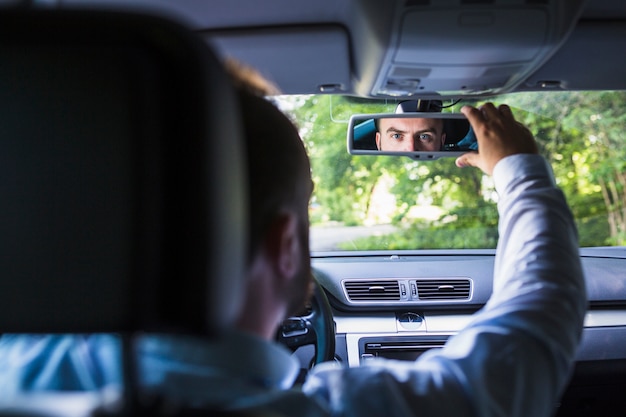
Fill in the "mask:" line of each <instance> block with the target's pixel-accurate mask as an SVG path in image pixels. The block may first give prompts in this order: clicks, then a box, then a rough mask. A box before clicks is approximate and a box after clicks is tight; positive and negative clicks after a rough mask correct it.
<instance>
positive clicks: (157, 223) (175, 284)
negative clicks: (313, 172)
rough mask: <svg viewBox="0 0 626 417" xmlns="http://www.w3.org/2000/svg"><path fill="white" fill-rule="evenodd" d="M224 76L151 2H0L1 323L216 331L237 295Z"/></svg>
mask: <svg viewBox="0 0 626 417" xmlns="http://www.w3.org/2000/svg"><path fill="white" fill-rule="evenodd" d="M238 111H239V110H238V105H237V102H236V100H235V94H234V91H232V87H231V85H230V83H229V81H228V79H227V76H226V75H225V73H224V71H223V69H222V66H221V64H220V63H219V62H218V59H217V58H216V56H215V55H214V54H213V53H212V52H211V51H210V50H209V48H208V46H207V45H206V44H205V43H204V42H203V41H201V40H200V39H199V38H197V37H196V36H195V35H194V34H192V33H191V32H190V31H188V30H187V29H186V28H184V27H182V26H180V25H178V24H175V23H172V22H169V21H166V20H162V19H161V18H156V17H149V16H140V15H134V14H126V13H124V14H121V13H113V12H92V11H59V10H56V11H29V12H26V11H22V12H18V11H11V12H9V11H3V12H2V13H0V144H1V145H0V178H1V180H0V181H1V185H0V201H2V203H0V207H1V208H0V235H1V236H0V241H1V242H2V243H1V246H0V257H1V259H2V260H1V261H0V274H1V276H0V309H1V313H0V333H1V332H45V333H51V332H112V331H116V332H118V331H119V332H126V331H135V330H148V331H174V332H178V331H180V332H200V333H205V334H206V333H207V332H208V333H211V332H213V331H215V330H217V329H218V328H220V327H222V326H224V325H227V324H229V323H230V322H231V321H232V319H233V315H234V312H235V310H236V308H237V305H238V303H239V301H240V300H239V297H240V294H241V288H242V287H241V286H242V280H243V265H244V264H245V262H243V260H245V259H246V256H245V255H246V254H245V250H246V247H247V245H246V233H247V225H246V218H247V217H246V213H245V208H246V207H247V204H246V201H245V199H246V195H247V193H246V192H245V178H246V175H245V171H244V165H243V161H244V160H243V152H242V149H241V147H242V143H241V132H242V128H241V123H240V118H239V114H238Z"/></svg>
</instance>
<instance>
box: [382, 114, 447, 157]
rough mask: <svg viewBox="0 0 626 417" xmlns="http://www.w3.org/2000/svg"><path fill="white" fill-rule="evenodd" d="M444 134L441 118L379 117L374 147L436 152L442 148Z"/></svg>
mask: <svg viewBox="0 0 626 417" xmlns="http://www.w3.org/2000/svg"><path fill="white" fill-rule="evenodd" d="M445 141H446V135H445V134H444V133H443V120H442V119H424V118H413V119H411V118H408V119H406V118H398V119H380V120H379V121H378V131H377V132H376V147H377V148H378V150H380V151H395V152H415V151H418V152H436V151H440V150H441V149H443V144H444V143H445Z"/></svg>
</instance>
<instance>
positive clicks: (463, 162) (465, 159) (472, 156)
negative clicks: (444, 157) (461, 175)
mask: <svg viewBox="0 0 626 417" xmlns="http://www.w3.org/2000/svg"><path fill="white" fill-rule="evenodd" d="M477 158H478V154H477V153H476V152H468V153H464V154H463V155H461V156H459V157H458V158H456V161H455V164H456V166H457V167H459V168H464V167H475V166H476V159H477Z"/></svg>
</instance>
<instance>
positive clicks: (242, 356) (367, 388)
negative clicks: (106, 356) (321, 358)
mask: <svg viewBox="0 0 626 417" xmlns="http://www.w3.org/2000/svg"><path fill="white" fill-rule="evenodd" d="M241 101H242V108H243V113H244V123H245V125H246V128H245V132H246V142H247V145H248V150H247V152H248V160H249V161H248V162H249V164H250V166H249V175H250V178H251V185H252V189H251V193H252V195H251V197H252V198H251V199H250V201H251V204H252V206H253V207H254V210H252V211H251V223H252V226H251V243H250V248H249V259H248V271H249V274H248V279H249V287H248V289H247V292H246V302H245V303H244V305H245V307H244V309H243V310H242V311H241V313H240V316H239V320H238V329H237V330H235V331H233V332H232V333H231V334H228V335H225V336H224V337H223V338H221V339H220V340H219V341H214V342H208V341H205V340H202V339H197V338H189V337H185V336H180V335H150V336H146V337H144V338H143V339H142V340H140V342H139V347H138V351H137V355H138V358H139V365H140V375H141V377H140V378H141V381H140V383H141V385H142V387H143V389H144V390H146V391H148V392H154V393H158V394H163V395H164V396H165V397H166V398H169V399H171V400H172V401H174V402H175V403H191V404H193V405H211V406H213V407H215V406H218V407H222V406H223V407H227V408H235V409H247V410H260V411H264V412H274V413H278V414H280V413H285V414H289V415H293V414H297V415H309V416H313V415H358V416H368V415H372V416H374V415H376V416H378V415H387V416H389V415H393V416H403V417H404V416H407V415H411V414H413V413H415V414H419V415H423V416H428V415H436V416H441V415H455V416H458V415H479V416H488V415H506V416H548V415H551V414H552V411H553V407H554V404H555V402H556V401H557V400H558V398H559V395H560V394H561V392H562V389H563V388H564V386H565V384H566V382H567V378H568V375H569V372H570V369H571V365H572V362H573V359H574V354H575V351H576V348H577V345H578V341H579V339H580V335H581V330H582V323H583V319H584V314H585V310H586V297H585V288H584V282H583V275H582V269H581V265H580V261H579V257H578V248H577V241H576V240H577V239H576V238H577V237H576V230H575V226H574V222H573V219H572V217H571V213H570V211H569V209H568V207H567V205H566V203H565V200H564V197H563V194H562V193H561V192H560V191H559V190H558V189H557V187H556V185H555V183H554V179H553V177H552V174H551V171H550V169H549V167H548V166H547V164H546V162H545V160H544V159H543V158H542V157H540V156H539V155H537V148H536V145H535V142H534V139H533V138H532V135H531V134H530V133H529V132H528V130H526V129H525V128H524V127H523V126H521V125H519V124H518V123H517V122H516V121H515V119H514V118H513V116H512V114H511V112H510V109H509V108H508V107H507V106H500V107H498V108H496V107H494V106H493V105H491V104H487V105H484V106H482V107H481V108H480V109H476V108H473V107H464V108H463V109H462V111H463V112H464V113H465V115H466V116H467V117H468V119H469V121H470V123H471V124H472V127H473V128H474V131H475V132H476V135H477V138H478V142H479V152H477V153H468V154H465V155H463V156H461V157H459V158H458V159H457V161H456V164H457V165H458V166H459V167H468V166H474V167H478V168H480V169H481V170H483V171H484V172H485V173H486V174H492V173H493V176H494V181H495V185H496V189H497V191H498V193H499V195H500V200H499V203H498V208H499V211H500V215H501V218H500V236H501V240H500V242H499V246H498V250H497V255H496V262H495V266H494V275H495V276H494V286H493V288H494V291H493V295H492V297H491V299H490V300H489V302H488V303H487V305H486V306H485V307H484V308H483V309H482V310H481V311H480V312H479V313H477V314H476V316H475V318H474V320H473V321H472V323H471V324H470V325H469V326H468V327H467V328H465V329H464V330H462V331H461V332H460V333H459V334H458V335H456V336H455V337H452V338H451V339H450V340H449V341H448V343H447V344H446V346H445V347H444V348H442V349H434V350H431V351H429V352H427V353H425V354H423V355H422V356H420V358H419V359H418V360H417V361H415V362H397V361H385V360H382V359H381V360H375V361H371V362H369V363H368V365H365V366H361V367H357V368H342V367H337V366H336V365H334V364H322V365H320V366H318V367H317V368H316V369H314V370H312V371H311V373H310V374H309V377H308V378H307V380H306V382H305V383H304V385H303V387H302V390H294V389H288V388H289V387H290V386H291V384H292V383H293V381H294V380H295V377H296V374H297V371H298V365H297V364H296V363H294V362H295V361H294V359H293V358H292V357H291V356H290V354H289V353H288V352H287V351H286V350H285V349H283V348H282V347H280V346H277V345H275V343H273V336H274V331H275V330H276V327H277V326H278V324H279V323H280V321H281V320H282V319H283V318H284V317H285V316H286V315H288V314H289V313H291V312H293V311H295V310H296V309H297V308H298V307H299V306H300V304H301V303H302V302H303V300H304V299H306V296H307V291H308V288H309V284H310V282H309V279H310V278H309V276H310V274H309V268H310V259H309V257H308V214H307V203H308V200H309V197H310V194H311V191H312V182H311V177H310V172H309V163H308V159H307V156H306V152H305V149H304V146H303V144H302V141H301V140H300V138H299V137H298V134H297V131H296V129H295V128H294V127H293V125H291V123H290V122H289V121H288V120H287V118H286V117H285V116H284V115H282V114H281V113H280V111H279V110H278V109H276V108H275V107H274V106H273V105H272V104H271V103H269V102H268V101H266V100H264V99H263V98H261V97H258V96H255V95H253V94H250V93H248V92H246V91H242V92H241ZM269 137H271V138H272V140H271V141H267V140H259V138H269ZM268 142H272V143H271V145H270V144H269V143H268ZM267 146H271V147H272V148H266V147H267ZM103 366H104V365H103Z"/></svg>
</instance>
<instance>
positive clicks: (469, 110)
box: [461, 106, 484, 126]
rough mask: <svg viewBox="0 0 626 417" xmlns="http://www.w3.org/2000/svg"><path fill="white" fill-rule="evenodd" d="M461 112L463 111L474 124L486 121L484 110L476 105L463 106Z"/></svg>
mask: <svg viewBox="0 0 626 417" xmlns="http://www.w3.org/2000/svg"><path fill="white" fill-rule="evenodd" d="M461 113H463V114H464V115H465V117H467V120H468V121H469V122H470V124H471V125H472V126H475V125H476V124H478V123H481V122H483V121H484V118H483V114H482V112H481V111H480V110H478V109H477V108H476V107H472V106H463V107H462V108H461Z"/></svg>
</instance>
